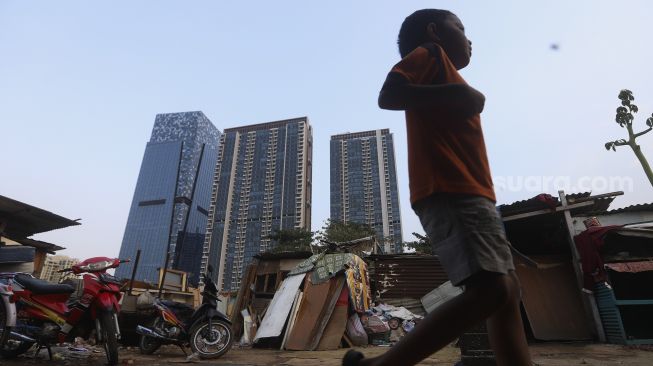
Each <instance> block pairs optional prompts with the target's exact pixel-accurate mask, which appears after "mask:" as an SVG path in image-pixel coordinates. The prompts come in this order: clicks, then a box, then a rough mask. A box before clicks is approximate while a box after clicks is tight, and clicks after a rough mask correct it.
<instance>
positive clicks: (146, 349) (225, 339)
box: [136, 266, 233, 359]
mask: <svg viewBox="0 0 653 366" xmlns="http://www.w3.org/2000/svg"><path fill="white" fill-rule="evenodd" d="M211 272H212V268H211V266H209V273H211ZM202 277H203V279H204V290H203V291H202V305H201V306H200V307H199V308H198V309H197V310H193V308H192V307H190V306H188V305H186V304H183V303H178V302H174V301H164V300H160V299H158V298H157V299H155V300H154V306H155V307H156V309H157V311H158V312H159V314H158V316H157V317H156V318H155V319H154V321H153V322H152V324H151V325H150V326H149V327H143V326H140V325H139V326H137V327H136V333H138V334H140V335H141V338H140V342H139V347H140V349H141V352H142V353H144V354H152V353H154V352H155V351H156V350H157V349H159V347H160V346H161V345H164V344H175V345H178V346H179V347H180V348H181V349H182V350H183V351H184V353H185V350H184V346H187V345H189V344H190V347H191V350H192V351H193V353H194V354H197V355H198V356H199V357H200V358H204V359H207V358H218V357H220V356H222V355H223V354H225V353H227V351H229V349H231V345H232V343H233V331H232V329H231V321H230V320H229V318H227V317H226V316H225V315H224V314H223V313H222V312H220V311H219V310H218V301H220V299H218V289H217V287H216V286H215V283H214V282H213V280H211V277H210V276H209V275H207V274H203V275H202Z"/></svg>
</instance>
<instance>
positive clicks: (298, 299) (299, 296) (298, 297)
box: [279, 290, 304, 351]
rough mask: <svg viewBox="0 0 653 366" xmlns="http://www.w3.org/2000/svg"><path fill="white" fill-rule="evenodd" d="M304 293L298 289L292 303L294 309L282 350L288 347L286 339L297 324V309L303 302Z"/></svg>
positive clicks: (282, 343) (291, 311)
mask: <svg viewBox="0 0 653 366" xmlns="http://www.w3.org/2000/svg"><path fill="white" fill-rule="evenodd" d="M303 295H304V293H303V292H302V291H301V290H297V294H296V295H295V302H294V303H293V305H292V309H291V310H290V319H288V325H287V326H286V331H285V333H284V334H283V341H282V342H281V348H279V349H280V350H282V351H283V350H284V349H285V348H286V341H287V340H288V335H289V334H290V331H291V330H292V328H293V327H294V326H295V320H297V310H299V304H301V303H302V299H303V297H304V296H303Z"/></svg>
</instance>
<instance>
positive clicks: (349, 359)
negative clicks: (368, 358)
mask: <svg viewBox="0 0 653 366" xmlns="http://www.w3.org/2000/svg"><path fill="white" fill-rule="evenodd" d="M364 358H365V356H363V354H362V353H360V352H358V351H355V350H353V349H350V350H349V351H347V353H345V356H344V357H343V358H342V366H358V364H359V363H360V362H361V360H362V359H364Z"/></svg>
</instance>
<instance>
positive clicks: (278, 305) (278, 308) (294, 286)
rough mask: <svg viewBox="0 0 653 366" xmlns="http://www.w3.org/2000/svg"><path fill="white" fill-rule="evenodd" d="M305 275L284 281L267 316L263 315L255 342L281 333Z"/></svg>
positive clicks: (266, 313) (273, 299)
mask: <svg viewBox="0 0 653 366" xmlns="http://www.w3.org/2000/svg"><path fill="white" fill-rule="evenodd" d="M304 277H305V275H297V276H290V277H287V278H286V279H285V280H284V281H283V283H282V284H281V286H280V287H279V290H277V292H275V294H274V297H273V298H272V302H270V306H268V309H267V311H266V312H265V317H263V321H262V322H261V326H260V327H259V330H258V332H257V333H256V338H254V342H255V343H256V341H258V340H259V339H261V338H268V337H278V336H279V335H281V331H282V330H283V327H284V325H285V324H286V320H287V319H288V313H289V312H290V309H291V307H292V304H293V301H294V300H295V295H296V294H297V290H298V289H299V286H300V285H301V284H302V281H303V280H304Z"/></svg>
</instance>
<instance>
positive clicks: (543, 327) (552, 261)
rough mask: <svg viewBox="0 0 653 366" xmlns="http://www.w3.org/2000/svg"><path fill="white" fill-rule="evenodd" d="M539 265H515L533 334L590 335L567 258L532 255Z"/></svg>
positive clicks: (548, 336)
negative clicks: (536, 266) (534, 266)
mask: <svg viewBox="0 0 653 366" xmlns="http://www.w3.org/2000/svg"><path fill="white" fill-rule="evenodd" d="M532 259H533V260H535V261H536V262H538V263H540V264H542V265H541V266H540V268H539V269H538V268H532V267H526V266H524V265H518V266H517V275H518V276H519V280H520V282H521V285H522V291H523V294H522V302H523V304H524V308H525V310H526V315H527V317H528V322H529V323H530V325H531V329H532V330H533V336H534V337H535V338H536V339H539V340H546V341H550V340H588V339H592V335H591V328H590V325H591V324H590V323H589V320H588V319H589V317H588V316H587V314H586V312H585V309H584V307H583V301H582V298H581V292H580V289H579V288H578V286H577V285H576V278H575V275H574V270H573V268H572V267H571V260H570V259H568V258H562V257H556V258H554V257H532Z"/></svg>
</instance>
